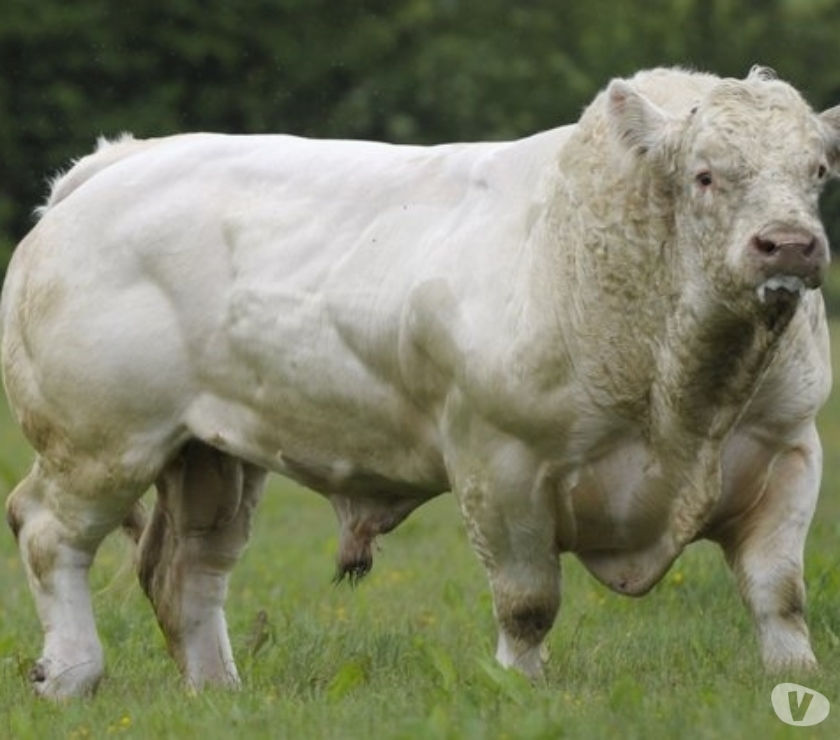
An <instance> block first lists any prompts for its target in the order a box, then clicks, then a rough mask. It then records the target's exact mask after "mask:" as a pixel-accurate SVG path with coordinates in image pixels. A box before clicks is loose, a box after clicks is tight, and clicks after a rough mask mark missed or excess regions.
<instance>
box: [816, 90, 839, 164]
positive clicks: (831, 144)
mask: <svg viewBox="0 0 840 740" xmlns="http://www.w3.org/2000/svg"><path fill="white" fill-rule="evenodd" d="M820 122H821V123H822V124H823V126H824V127H825V131H826V134H827V137H828V141H827V148H828V162H829V164H830V165H831V169H832V171H833V173H834V174H835V175H840V105H835V106H834V107H833V108H829V109H828V110H826V111H823V112H822V113H820Z"/></svg>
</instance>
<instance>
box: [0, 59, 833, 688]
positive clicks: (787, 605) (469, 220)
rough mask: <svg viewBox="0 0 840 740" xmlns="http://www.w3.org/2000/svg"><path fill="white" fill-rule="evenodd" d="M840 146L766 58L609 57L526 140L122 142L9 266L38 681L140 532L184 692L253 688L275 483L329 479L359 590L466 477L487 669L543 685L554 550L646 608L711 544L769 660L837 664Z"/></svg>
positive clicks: (829, 117)
mask: <svg viewBox="0 0 840 740" xmlns="http://www.w3.org/2000/svg"><path fill="white" fill-rule="evenodd" d="M839 149H840V111H839V110H838V109H837V108H835V109H832V110H830V111H827V112H826V113H823V114H821V115H815V114H814V113H813V112H812V111H811V110H810V109H809V108H808V106H807V105H806V104H805V103H804V101H803V100H802V99H801V97H800V96H799V95H798V93H797V92H796V91H795V90H794V89H793V88H791V87H790V86H789V85H787V84H785V83H783V82H781V81H778V80H776V79H775V76H774V75H772V74H771V73H770V72H769V71H768V70H767V69H766V68H756V69H754V70H753V71H752V72H751V73H750V75H749V77H748V78H747V79H746V80H721V79H718V78H716V77H714V76H711V75H705V74H693V73H688V72H684V71H681V70H653V71H649V72H643V73H640V74H638V75H636V76H635V77H634V78H632V79H631V80H614V81H613V82H612V83H610V85H609V86H608V87H607V89H606V90H605V91H604V92H602V93H601V94H600V95H599V96H598V97H597V98H596V99H595V101H594V102H593V103H592V104H591V106H590V107H589V108H588V109H587V110H586V112H585V113H584V115H583V117H582V118H581V120H580V121H579V122H578V123H577V124H575V125H571V126H566V127H563V128H559V129H555V130H552V131H548V132H545V133H542V134H537V135H535V136H532V137H529V138H526V139H523V140H520V141H513V142H502V143H478V144H457V145H455V144H453V145H445V146H439V147H429V148H424V147H408V146H399V147H397V146H389V145H383V144H375V143H369V142H337V141H321V142H317V141H308V140H304V139H296V138H292V137H285V136H252V137H228V136H217V135H208V134H192V135H184V136H175V137H170V138H164V139H156V140H146V141H140V140H135V139H133V138H131V137H124V138H123V139H121V140H119V141H116V142H113V143H109V142H104V141H103V142H101V143H100V146H99V148H98V149H97V151H96V152H95V153H93V154H92V155H90V156H88V157H85V158H83V159H82V160H80V161H79V162H78V163H76V164H75V165H74V167H73V168H72V169H71V170H70V171H69V172H67V173H66V174H65V175H63V176H61V177H59V178H57V179H56V181H55V182H54V183H53V187H52V192H51V194H50V198H49V200H48V202H47V204H46V206H45V207H44V208H43V209H41V216H42V218H41V220H40V222H39V223H38V224H37V226H36V227H35V228H34V229H33V230H32V232H31V233H30V234H29V235H28V236H27V237H26V238H25V239H24V241H23V242H22V243H21V244H20V246H19V247H18V249H17V251H16V252H15V255H14V257H13V260H12V263H11V264H10V267H9V270H8V273H7V278H6V282H5V285H4V289H3V303H2V328H3V339H2V351H3V372H4V382H5V384H6V390H7V394H8V397H9V401H10V404H11V406H12V409H13V410H14V413H15V415H16V417H17V419H18V420H19V422H20V424H21V426H22V428H23V431H24V433H25V434H26V436H27V438H28V439H29V441H30V442H31V443H32V445H33V447H34V448H35V449H36V451H37V453H38V454H37V459H36V462H35V464H34V466H33V468H32V470H31V472H30V473H29V474H28V475H27V476H26V478H25V479H24V480H23V481H22V482H21V483H20V484H19V485H18V487H17V488H16V489H15V490H14V492H13V493H12V494H11V496H10V497H9V500H8V502H7V515H8V520H9V523H10V525H11V527H12V530H13V531H14V533H15V534H16V536H17V538H18V542H19V546H20V552H21V557H22V559H23V563H24V566H25V569H26V573H27V577H28V580H29V585H30V588H31V590H32V593H33V595H34V598H35V601H36V604H37V607H38V613H39V617H40V619H41V622H42V625H43V628H44V634H45V637H44V648H43V654H42V656H41V659H40V660H39V661H38V663H37V664H36V667H35V669H34V670H33V672H32V676H31V678H32V682H33V685H34V687H35V689H36V690H37V691H38V692H39V693H41V694H43V695H45V696H49V697H62V696H69V695H76V694H81V693H84V692H87V691H90V690H92V689H93V688H94V687H95V686H96V684H97V682H98V681H99V679H100V677H101V675H102V671H103V660H102V648H101V646H100V643H99V639H98V636H97V634H96V629H95V625H94V619H93V611H92V608H91V604H90V593H89V589H88V584H87V572H88V568H89V566H90V563H91V561H92V558H93V556H94V554H95V552H96V549H97V547H98V545H99V543H100V542H101V540H102V538H103V537H104V536H105V535H106V534H107V533H108V532H109V531H111V530H112V529H114V528H115V527H116V526H118V525H119V524H120V523H121V522H125V523H126V524H127V526H128V528H129V529H130V530H131V531H133V532H134V533H135V535H136V536H137V537H138V538H139V550H140V557H139V576H140V581H141V583H142V585H143V588H144V589H145V591H146V593H147V594H148V596H149V598H150V600H151V602H152V605H153V607H154V610H155V613H156V615H157V618H158V621H159V623H160V625H161V628H162V630H163V632H164V635H165V637H166V640H167V642H168V645H169V648H170V651H171V652H172V655H173V656H174V657H175V659H176V661H177V663H178V665H179V667H180V669H181V670H182V672H183V674H184V676H185V678H186V680H187V682H188V683H189V684H190V685H192V686H195V687H198V686H202V685H204V684H206V683H208V682H210V683H220V684H229V685H235V684H237V683H238V676H237V671H236V667H235V663H234V658H233V654H232V651H231V649H230V643H229V640H228V636H227V628H226V624H225V616H224V611H223V607H224V598H225V593H226V588H227V579H228V574H229V572H230V570H231V569H232V567H233V565H234V563H235V562H236V559H237V557H238V555H239V553H240V552H241V550H242V548H243V547H244V545H245V543H246V541H247V538H248V533H249V528H250V518H251V514H252V512H253V509H254V507H255V506H256V503H257V500H258V498H259V495H260V492H261V491H262V487H263V482H264V478H265V471H266V470H274V471H278V472H281V473H284V474H286V475H289V476H291V477H293V478H296V479H297V480H300V481H302V482H303V483H305V484H306V485H308V486H310V487H311V488H313V489H314V490H316V491H319V492H320V493H322V494H324V495H325V496H327V497H328V498H329V500H330V501H331V503H332V504H333V506H334V508H335V511H336V513H337V516H338V520H339V524H340V530H341V538H340V544H339V556H338V573H339V577H341V576H344V575H347V576H350V577H351V578H358V577H360V576H361V575H364V574H365V573H366V572H367V571H368V570H369V568H370V566H371V562H372V558H371V542H372V541H373V539H374V538H375V537H376V536H377V535H378V534H381V533H383V532H387V531H388V530H390V529H392V528H393V527H395V526H396V525H397V524H399V522H400V521H402V520H403V519H404V518H405V517H406V516H407V515H408V514H409V513H410V512H411V511H412V510H413V509H414V508H416V507H417V506H419V505H420V504H422V503H423V502H424V501H426V500H428V499H429V498H431V497H433V496H436V495H438V494H439V493H442V492H444V491H446V490H452V491H453V492H454V494H455V496H456V499H457V501H458V504H459V507H460V509H461V511H462V512H463V515H464V521H465V523H466V529H467V532H468V535H469V538H470V541H471V543H472V545H473V546H474V549H475V551H476V553H477V554H478V556H479V558H480V559H481V561H482V562H483V564H484V565H485V567H486V569H487V573H488V576H489V581H490V586H491V589H492V592H493V601H494V612H495V615H496V618H497V622H498V626H499V643H498V650H497V658H498V660H499V661H500V662H501V663H502V664H503V665H507V666H514V667H516V668H518V669H520V670H522V671H524V672H526V673H528V674H530V675H535V674H537V673H538V672H539V670H540V665H541V659H540V646H541V644H542V641H543V639H544V637H545V635H546V633H547V631H548V629H549V628H550V626H551V624H552V622H553V620H554V618H555V615H556V612H557V609H558V606H559V602H560V578H559V576H560V572H559V556H560V554H561V553H562V552H573V553H575V554H576V555H577V556H578V557H579V558H580V559H581V561H582V562H583V563H585V565H586V566H587V567H588V568H589V570H590V571H591V572H592V573H593V574H594V575H595V576H596V577H597V578H599V579H600V580H601V581H603V582H604V583H606V584H608V585H609V586H610V587H611V588H613V589H615V590H617V591H620V592H622V593H627V594H635V595H638V594H642V593H644V592H645V591H647V590H648V589H649V588H651V587H652V586H653V585H654V584H655V583H656V582H657V581H658V580H659V579H660V578H661V576H662V574H663V573H664V572H665V571H666V570H667V569H668V567H669V566H670V564H671V563H672V562H673V560H674V558H675V557H676V556H677V555H678V554H679V553H680V552H681V551H682V549H683V548H684V547H685V546H686V545H687V544H688V543H690V542H691V541H693V540H695V539H698V538H701V537H705V538H710V539H712V540H715V541H717V542H718V543H720V544H721V546H722V547H723V549H724V551H725V553H726V556H727V559H728V561H729V563H730V565H731V566H732V568H733V570H734V571H735V574H736V577H737V581H738V585H739V588H740V590H741V593H742V595H743V597H744V600H745V602H746V603H747V605H748V607H749V609H750V610H751V612H752V613H753V616H754V617H755V620H756V625H757V629H758V635H759V641H760V646H761V652H762V657H763V659H764V662H765V664H766V665H767V667H768V668H770V669H779V668H783V667H788V666H799V667H810V666H813V665H815V660H814V656H813V653H812V651H811V647H810V644H809V637H808V630H807V627H806V625H805V622H804V619H803V609H804V584H803V580H802V557H803V543H804V539H805V535H806V532H807V529H808V526H809V523H810V519H811V516H812V514H813V510H814V506H815V503H816V498H817V493H818V489H819V480H820V474H821V466H822V459H821V455H822V453H821V448H820V442H819V439H818V437H817V432H816V428H815V425H814V417H815V414H816V412H817V410H818V409H819V408H820V406H821V405H822V403H823V402H824V401H825V398H826V396H827V394H828V392H829V386H830V382H831V379H830V369H829V360H828V336H827V329H826V321H825V314H824V308H823V303H822V298H821V296H820V294H819V292H818V291H816V290H813V288H816V287H817V286H818V285H819V284H820V281H821V279H822V276H823V273H824V271H825V266H826V262H827V259H828V249H827V243H826V237H825V233H824V231H823V228H822V225H821V224H820V221H819V218H818V216H817V197H818V194H819V190H820V188H821V186H822V184H823V182H824V180H825V179H826V174H827V172H828V170H829V168H830V169H831V171H832V172H836V170H837V165H838V150H839ZM152 483H154V484H155V485H156V487H157V490H158V498H157V502H156V504H155V509H154V512H153V513H152V515H151V517H150V519H149V521H148V522H145V521H142V520H141V518H140V516H139V514H138V510H137V509H136V502H137V500H138V497H139V496H140V495H141V494H142V492H143V491H144V490H145V489H146V488H147V486H149V485H150V484H152Z"/></svg>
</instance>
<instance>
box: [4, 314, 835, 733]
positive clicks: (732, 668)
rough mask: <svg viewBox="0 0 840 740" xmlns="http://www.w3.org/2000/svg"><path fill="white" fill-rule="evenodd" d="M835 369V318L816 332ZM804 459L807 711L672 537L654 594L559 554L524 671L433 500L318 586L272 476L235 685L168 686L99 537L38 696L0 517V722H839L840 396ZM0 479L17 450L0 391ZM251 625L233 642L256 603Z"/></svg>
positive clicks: (28, 726)
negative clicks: (46, 698)
mask: <svg viewBox="0 0 840 740" xmlns="http://www.w3.org/2000/svg"><path fill="white" fill-rule="evenodd" d="M832 329H833V334H834V347H835V350H834V352H835V354H834V358H835V367H836V368H840V323H835V324H834V325H833V327H832ZM821 429H822V434H823V441H824V446H825V451H826V454H825V459H826V464H825V473H824V482H823V490H822V496H821V502H820V506H819V509H818V511H817V515H816V518H815V521H814V524H813V527H812V530H811V536H810V538H809V541H808V546H807V574H806V575H807V581H808V586H809V623H810V625H811V631H812V637H813V642H814V648H815V651H816V654H817V657H818V658H819V659H820V661H821V663H822V671H821V673H820V674H818V675H816V676H813V677H797V676H785V677H783V679H784V680H794V681H796V680H797V678H799V679H800V682H802V683H805V684H806V685H808V686H811V687H813V688H815V689H818V690H819V691H822V692H823V693H824V694H825V695H826V696H827V697H828V698H829V700H831V701H833V702H838V705H837V707H835V713H833V714H831V715H830V716H829V718H828V720H826V721H825V722H824V723H823V724H822V725H819V726H817V727H815V728H808V729H803V728H795V727H788V726H786V725H783V724H782V723H781V722H780V721H778V720H777V719H776V717H775V716H774V714H773V712H772V709H771V707H770V698H769V697H770V690H771V688H772V687H773V685H774V684H775V683H776V682H777V680H782V679H773V678H768V677H765V676H764V675H763V674H762V671H761V668H760V664H759V660H758V651H757V647H756V643H755V638H754V635H753V630H752V626H751V624H750V622H749V619H748V617H747V614H746V612H745V610H744V608H743V607H742V605H741V603H740V601H739V599H738V597H737V595H736V592H735V588H734V585H733V583H732V578H731V576H730V575H729V572H728V571H727V569H726V567H725V565H724V563H723V559H722V557H721V556H720V553H719V552H718V551H717V549H716V548H715V547H714V546H712V545H710V544H708V543H701V544H698V545H694V546H692V547H691V548H690V549H689V550H688V551H687V552H686V553H685V554H684V555H683V556H682V557H681V558H680V560H679V561H678V562H677V564H676V565H675V567H674V568H673V569H672V571H671V572H670V573H669V574H668V576H666V578H665V579H664V581H663V582H662V583H661V584H659V585H658V586H657V587H656V588H655V589H654V590H653V592H652V593H651V594H650V595H648V596H647V597H645V598H644V599H640V600H632V599H627V598H623V597H620V596H617V595H614V594H612V593H610V592H608V591H607V590H606V589H605V588H603V587H602V586H600V585H598V584H597V583H596V582H595V581H594V580H593V579H592V578H591V577H590V576H588V575H587V574H586V573H585V572H584V571H583V569H582V567H581V566H580V565H578V563H577V562H576V561H575V560H574V559H573V558H572V557H568V556H567V557H565V558H564V562H563V566H564V581H565V583H564V602H563V606H562V608H561V613H560V617H559V619H558V622H557V624H556V625H555V627H554V629H553V631H552V633H551V636H550V648H551V656H552V657H551V661H550V664H549V667H548V671H547V675H546V678H545V680H544V681H543V682H540V683H539V684H537V685H535V686H532V685H530V684H528V683H527V682H526V681H525V680H524V679H521V678H520V677H519V676H518V675H516V674H513V673H509V672H506V671H504V670H502V669H500V668H498V667H497V666H496V665H495V664H494V663H493V661H492V653H493V648H494V642H495V631H494V626H493V619H492V615H491V605H490V597H489V593H488V589H487V586H486V583H485V580H484V574H483V572H482V569H481V568H480V566H479V565H478V562H477V561H476V559H475V558H474V556H473V555H472V553H471V552H470V550H469V548H468V546H467V543H466V538H465V535H464V532H463V528H462V525H461V522H460V519H459V515H458V513H457V511H456V508H455V505H454V501H453V499H452V497H451V496H444V497H441V498H439V499H437V500H435V501H433V502H431V503H430V504H428V505H426V506H425V507H423V508H422V509H421V510H420V511H419V512H417V513H416V514H415V515H413V516H412V517H411V518H410V519H409V520H408V521H407V522H406V523H405V524H404V525H403V526H401V527H400V528H399V529H398V530H397V531H396V532H394V533H392V534H390V535H388V536H387V537H384V538H382V539H381V551H380V552H378V553H377V555H376V563H375V567H374V570H373V572H372V573H371V575H370V576H369V577H368V578H367V579H366V580H365V581H363V582H362V583H361V585H360V586H359V587H358V588H356V589H355V590H354V589H350V588H349V587H344V586H343V587H336V586H333V585H332V584H331V576H332V573H333V558H334V554H335V551H336V547H337V537H336V534H337V531H336V525H335V522H334V519H333V514H332V511H331V509H330V507H329V505H328V504H327V503H326V502H325V501H324V500H323V499H321V498H320V497H318V496H316V495H314V494H312V493H310V492H307V491H304V490H302V489H300V488H297V487H295V486H293V485H290V484H288V483H286V482H284V481H283V480H281V479H279V478H273V479H272V482H271V485H270V489H269V491H268V492H267V495H266V497H265V499H264V501H263V503H262V504H261V508H260V511H259V515H258V517H257V521H256V524H255V529H254V534H253V538H252V540H251V546H250V548H249V549H248V551H247V552H246V554H245V555H244V557H243V559H242V561H241V562H240V564H239V566H238V567H237V569H236V571H235V572H234V576H233V579H232V584H231V589H230V596H229V601H228V620H229V625H230V631H231V636H232V640H233V644H234V649H235V652H236V655H237V659H238V662H239V666H240V672H241V674H242V678H243V684H244V686H243V690H242V691H240V692H237V693H227V692H222V691H215V690H212V691H207V692H204V693H202V694H199V695H197V696H192V695H189V694H188V693H187V692H185V691H184V690H183V689H182V687H181V685H180V683H179V680H178V676H177V672H176V669H175V666H174V664H173V663H172V662H171V661H170V659H169V658H168V656H167V655H166V651H165V648H164V644H163V639H162V637H161V635H160V633H159V631H158V628H157V625H156V623H155V621H154V618H153V616H152V613H151V609H150V607H149V605H148V603H147V602H146V601H145V599H144V597H143V596H142V595H141V593H140V589H139V588H138V586H137V585H136V582H135V580H134V577H133V574H132V572H131V550H130V548H129V547H128V545H127V543H126V541H125V540H124V539H122V538H121V537H120V536H113V537H111V538H109V539H108V540H107V541H106V543H105V545H104V546H103V548H102V550H101V551H100V553H99V557H98V558H97V562H96V565H95V567H94V570H93V573H92V584H93V589H94V594H95V597H94V601H95V608H96V612H97V616H98V621H99V627H100V634H101V637H102V640H103V643H104V645H105V650H106V659H107V664H108V669H107V670H108V672H107V675H106V677H105V679H104V680H103V682H102V685H101V687H100V690H99V692H98V693H97V695H96V696H95V697H94V698H93V699H88V700H76V701H70V702H66V703H64V704H60V705H53V704H50V703H47V702H43V701H40V700H37V699H36V698H34V697H33V695H32V694H31V692H30V690H29V687H28V686H27V682H26V680H25V675H26V672H27V670H28V668H29V666H30V665H31V663H32V661H33V660H34V659H35V658H36V657H37V656H38V653H39V649H40V639H41V637H40V629H39V627H38V624H37V619H36V616H35V612H34V608H33V605H32V602H31V599H30V596H29V593H28V591H27V588H26V584H25V579H24V575H23V572H22V568H21V566H20V563H19V560H18V557H17V552H16V549H15V546H14V542H13V540H12V536H11V534H10V533H9V532H8V530H6V529H2V531H0V594H2V598H0V738H5V737H9V738H87V737H91V738H99V737H106V736H110V735H114V736H122V737H126V738H128V737H137V738H152V737H154V738H166V737H172V738H192V737H196V738H202V739H206V740H210V738H230V737H243V738H244V737H247V738H262V737H265V738H269V737H270V738H342V739H344V738H427V737H428V738H462V737H463V738H558V737H570V738H578V737H580V738H611V737H616V738H675V737H680V738H723V737H726V738H730V737H731V738H741V737H763V738H787V737H791V738H792V737H797V738H798V737H806V736H807V737H809V738H810V737H824V738H835V737H840V455H838V451H840V394H837V395H835V397H834V398H832V400H831V402H830V403H829V405H828V407H827V408H826V409H825V411H824V412H823V414H822V416H821ZM0 443H2V444H0V488H5V489H10V488H11V486H12V485H14V483H15V482H16V481H17V480H18V479H19V478H20V476H21V475H22V474H23V472H24V471H25V470H26V468H27V466H28V464H29V461H30V459H31V453H30V451H29V449H28V447H27V446H26V444H25V442H24V441H23V439H22V438H21V436H20V434H19V432H18V431H17V430H16V428H15V427H14V425H13V424H12V423H11V421H10V420H9V418H8V412H7V411H6V409H5V406H2V407H0ZM261 610H263V611H265V613H266V614H267V616H268V620H269V625H270V633H269V639H268V640H267V641H266V642H265V643H264V644H263V646H262V647H261V648H260V649H259V650H257V651H256V653H255V654H254V653H253V649H252V648H253V642H252V639H251V637H250V635H251V631H252V626H253V624H254V620H255V618H256V616H257V614H258V613H259V612H260V611H261Z"/></svg>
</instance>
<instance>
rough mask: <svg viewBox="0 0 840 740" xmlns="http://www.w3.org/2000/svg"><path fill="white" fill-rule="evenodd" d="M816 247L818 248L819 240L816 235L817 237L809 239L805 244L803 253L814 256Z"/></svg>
mask: <svg viewBox="0 0 840 740" xmlns="http://www.w3.org/2000/svg"><path fill="white" fill-rule="evenodd" d="M816 249H817V240H816V237H815V238H813V239H811V241H809V242H808V243H807V244H806V245H805V249H804V250H802V254H803V255H805V256H806V257H811V256H813V254H814V252H815V251H816Z"/></svg>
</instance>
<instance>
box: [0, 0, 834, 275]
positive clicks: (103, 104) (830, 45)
mask: <svg viewBox="0 0 840 740" xmlns="http://www.w3.org/2000/svg"><path fill="white" fill-rule="evenodd" d="M210 7H212V9H208V4H207V3H204V2H202V1H201V0H143V2H140V1H139V0H127V1H123V2H117V1H116V0H75V1H74V2H72V3H68V2H66V1H65V0H39V2H37V3H32V2H29V0H6V1H5V3H4V4H3V9H2V10H0V68H2V69H3V75H2V76H0V152H2V164H3V177H2V178H0V254H3V255H6V256H4V257H3V258H2V259H0V269H2V267H3V264H4V263H5V261H6V260H7V259H8V257H7V255H8V251H9V249H10V247H11V245H12V244H13V243H14V242H16V241H17V240H19V239H20V238H21V237H22V236H23V234H24V233H25V232H26V231H27V230H28V229H29V228H30V227H31V225H32V217H31V212H32V208H33V207H34V206H35V205H37V204H38V203H39V202H40V201H41V200H43V196H44V191H45V189H46V188H45V182H46V178H47V176H48V175H49V174H51V173H54V172H55V171H57V170H58V169H59V168H61V167H63V166H66V165H67V164H68V162H69V161H70V160H71V158H73V157H78V156H81V155H82V154H84V153H86V152H88V151H90V149H91V147H92V144H93V141H94V139H95V138H96V137H97V136H98V135H99V134H105V135H115V134H118V133H119V132H121V131H126V130H127V131H132V132H134V133H135V134H136V135H138V136H159V135H166V134H170V133H175V132H179V131H186V130H217V131H227V132H242V133H253V132H264V131H276V132H289V133H297V134H304V135H312V136H330V137H344V138H376V139H384V140H388V141H396V142H406V141H411V142H419V143H430V142H440V141H447V140H468V139H479V138H507V137H515V136H521V135H525V134H528V133H532V132H534V131H536V130H541V129H546V128H550V127H553V126H556V125H559V124H561V123H567V122H570V121H573V120H575V119H576V118H577V117H578V115H579V112H580V110H581V108H582V107H583V106H584V105H585V104H586V103H587V102H588V100H589V99H590V98H591V97H592V96H593V95H594V93H595V92H596V91H597V90H598V89H599V88H600V87H602V86H603V85H604V84H605V83H606V82H607V81H608V80H609V79H610V78H611V77H613V76H617V75H625V74H630V73H632V72H633V71H635V70H636V69H639V68H641V67H648V66H654V65H659V64H681V65H686V66H693V67H699V68H704V69H710V70H712V71H715V72H717V73H719V74H723V75H733V76H741V75H743V74H744V73H745V72H746V70H747V69H748V68H749V67H750V66H751V64H752V63H754V62H756V61H761V62H762V63H765V64H769V65H770V66H773V67H776V68H777V70H778V71H779V73H780V74H781V75H782V76H783V77H785V78H786V79H789V80H790V81H791V82H793V83H794V84H795V85H797V86H798V87H799V88H800V89H802V90H803V91H804V93H805V95H806V96H807V97H808V99H809V100H810V101H811V102H812V103H813V105H814V106H815V107H816V108H823V107H827V106H829V105H831V104H835V103H837V102H840V72H838V71H837V65H835V64H832V63H831V62H830V60H831V59H833V58H834V49H835V46H836V39H837V38H838V36H840V4H838V3H836V2H833V1H831V0H751V1H750V2H735V0H646V1H643V0H628V1H627V2H624V3H615V2H612V0H587V2H585V3H582V2H578V3H557V2H556V1H555V0H531V1H530V2H528V3H519V4H517V3H509V2H504V1H503V0H480V1H479V0H391V1H389V2H385V0H348V1H347V2H340V3H337V2H328V1H327V0H306V1H304V0H238V1H237V2H235V3H216V4H213V5H212V6H210ZM826 203H827V206H828V208H827V212H826V216H827V218H828V221H829V228H830V231H831V233H833V234H834V235H835V237H837V236H840V196H835V197H833V198H832V199H831V200H830V202H829V201H826Z"/></svg>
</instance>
